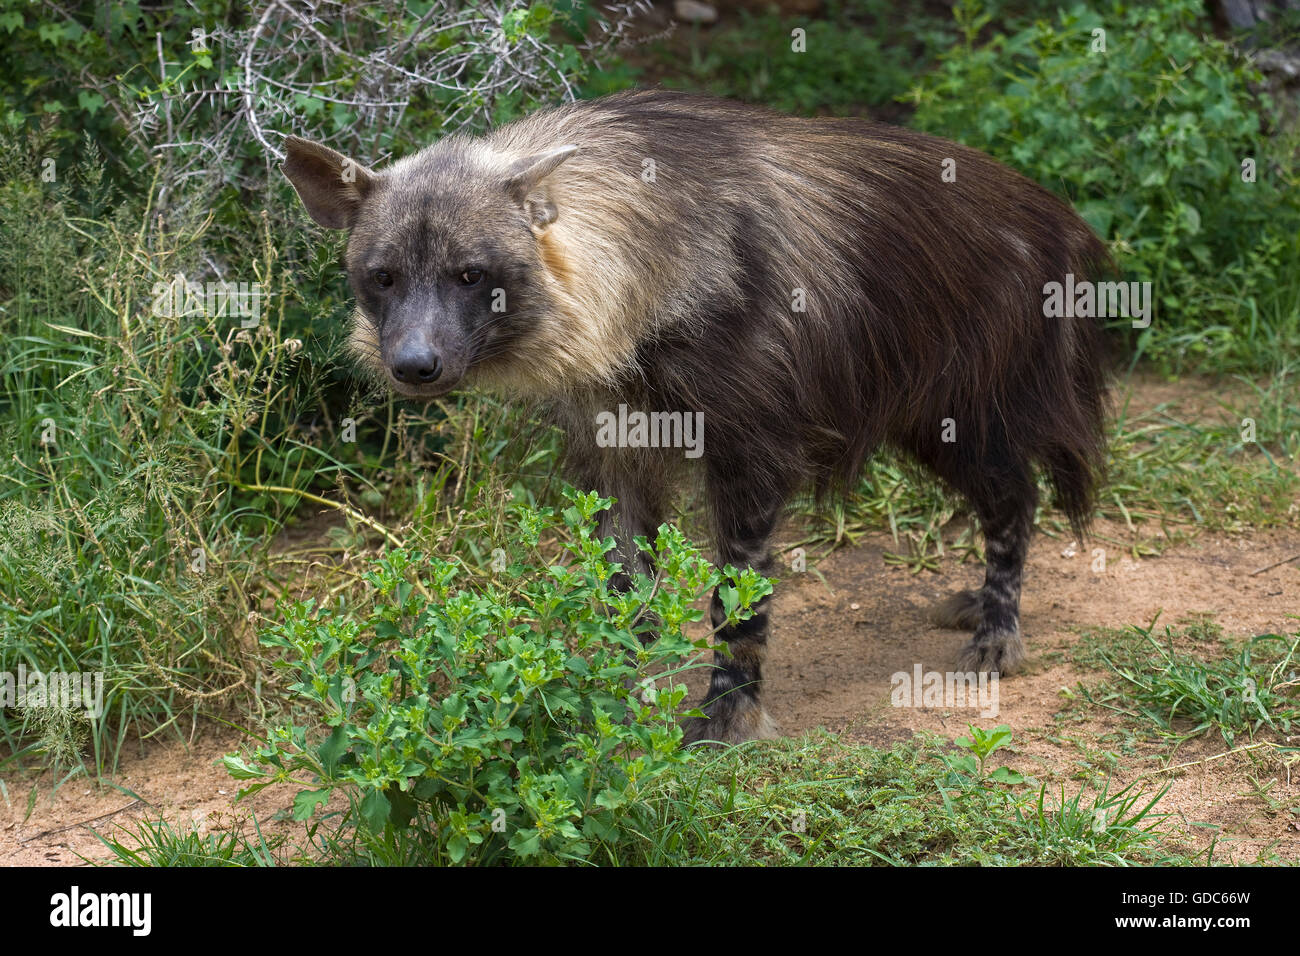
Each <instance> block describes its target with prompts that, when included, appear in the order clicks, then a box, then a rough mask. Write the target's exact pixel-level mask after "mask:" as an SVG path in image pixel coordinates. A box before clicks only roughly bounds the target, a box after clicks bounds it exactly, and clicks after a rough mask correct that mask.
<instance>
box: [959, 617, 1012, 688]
mask: <svg viewBox="0 0 1300 956" xmlns="http://www.w3.org/2000/svg"><path fill="white" fill-rule="evenodd" d="M1024 660H1025V642H1024V641H1023V640H1021V639H1020V632H1019V631H1018V630H1007V629H1003V630H996V631H986V632H984V633H980V632H979V631H976V632H975V636H974V637H973V638H971V640H970V643H969V644H967V645H966V646H965V647H963V648H962V649H961V656H960V657H958V659H957V671H958V672H959V673H967V672H975V673H989V674H993V673H996V674H998V675H1000V676H1002V677H1006V676H1007V675H1008V674H1013V673H1015V672H1016V671H1017V670H1018V669H1019V668H1020V665H1021V664H1023V663H1024Z"/></svg>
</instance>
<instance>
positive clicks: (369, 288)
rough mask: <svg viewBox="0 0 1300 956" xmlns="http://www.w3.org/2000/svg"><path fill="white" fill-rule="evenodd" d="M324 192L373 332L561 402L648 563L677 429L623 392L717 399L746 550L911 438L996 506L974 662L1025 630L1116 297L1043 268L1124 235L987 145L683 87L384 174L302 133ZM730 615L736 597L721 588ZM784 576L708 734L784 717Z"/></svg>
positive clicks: (1082, 440)
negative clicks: (1044, 515)
mask: <svg viewBox="0 0 1300 956" xmlns="http://www.w3.org/2000/svg"><path fill="white" fill-rule="evenodd" d="M284 172H285V174H286V175H287V176H288V178H289V179H290V180H291V181H292V183H293V185H294V187H295V188H296V189H297V191H298V194H299V196H300V197H301V198H302V200H303V202H304V203H305V204H306V207H307V209H308V211H309V212H310V213H311V215H312V217H313V218H314V219H315V220H316V221H317V222H318V223H320V224H322V225H324V226H328V227H331V228H336V229H347V230H349V232H350V238H349V243H348V251H347V269H348V274H349V277H350V280H351V284H352V288H353V289H354V291H355V293H356V298H357V304H358V310H357V314H356V326H355V332H354V336H353V342H354V345H355V348H356V352H357V353H358V355H359V356H360V357H361V359H362V360H363V361H364V363H366V364H367V365H369V366H370V367H371V368H373V370H374V371H375V373H376V374H378V375H379V376H381V377H382V378H383V379H384V380H385V381H387V382H388V383H389V385H390V386H391V387H392V389H393V390H394V391H395V392H397V393H398V394H400V395H405V396H410V397H412V398H430V397H433V396H438V395H442V394H444V393H446V392H448V391H450V390H452V389H455V388H462V387H466V386H470V385H473V386H481V387H488V388H493V389H498V390H502V391H505V392H507V393H509V394H513V395H517V396H519V397H521V398H524V399H528V400H532V401H536V402H538V403H540V404H543V405H545V406H546V407H547V408H549V409H550V410H551V412H552V414H554V416H555V417H556V419H557V420H558V421H559V422H560V424H561V425H562V426H563V427H564V430H565V432H566V434H567V436H568V456H569V458H570V459H571V461H572V462H573V464H574V466H575V469H576V472H577V473H576V475H575V478H576V479H577V481H578V483H580V484H582V485H583V486H586V487H589V488H594V489H596V490H598V491H600V492H601V493H602V494H605V495H608V496H613V497H615V498H617V504H616V505H615V506H614V507H613V509H611V512H610V513H608V514H607V515H606V516H605V521H606V526H607V529H608V530H609V531H610V533H613V534H614V535H615V537H616V538H617V539H618V540H619V542H620V549H619V555H620V557H621V560H623V561H624V562H625V567H626V566H628V565H627V562H633V561H639V560H641V559H640V557H639V556H638V555H637V554H636V549H635V548H634V546H632V544H631V541H632V538H633V537H634V536H636V535H639V534H648V533H650V532H651V531H652V529H654V528H656V527H657V526H658V524H659V523H660V522H661V521H662V520H663V519H664V518H665V516H666V512H667V509H668V505H669V498H670V494H671V493H672V488H673V485H674V483H675V482H676V480H677V479H678V478H679V477H680V475H681V474H682V472H683V466H684V465H687V464H691V463H690V462H687V461H686V460H685V459H684V456H683V454H682V451H681V449H670V448H654V447H638V448H629V447H606V446H605V443H602V442H599V441H597V440H596V437H595V436H596V432H597V426H596V420H597V416H598V415H599V414H600V413H602V412H608V411H611V410H614V409H617V408H618V407H619V406H620V405H626V406H627V407H628V408H629V409H638V410H645V411H650V410H654V411H660V412H680V413H684V414H694V413H697V412H702V413H703V415H704V422H705V426H706V435H707V438H706V440H705V442H704V446H703V454H702V456H701V457H700V458H699V459H698V461H697V462H695V463H694V465H695V468H694V471H695V473H696V474H697V475H698V477H699V478H700V479H702V486H703V488H704V491H705V498H706V500H707V502H708V507H709V516H710V518H711V522H712V528H713V532H714V538H715V542H716V548H717V557H718V559H719V561H720V562H721V563H730V564H734V565H736V566H737V567H742V566H750V567H754V568H756V569H758V570H759V571H761V572H769V571H771V570H772V567H773V565H772V556H771V554H770V552H769V538H770V536H771V534H772V531H773V528H774V526H775V525H776V523H777V521H778V520H779V518H780V516H781V513H782V508H783V506H784V504H785V503H786V502H787V501H788V500H789V499H790V497H791V496H792V495H794V494H795V493H797V492H798V491H800V490H801V489H805V488H806V489H811V490H813V491H815V492H816V494H817V496H818V500H821V501H825V500H827V497H828V496H830V495H834V494H836V493H838V492H841V491H843V489H845V488H847V487H850V486H851V485H852V484H853V482H854V481H855V479H856V476H857V474H858V472H859V469H860V467H861V465H862V463H863V461H864V460H865V459H866V458H867V456H869V455H870V454H871V453H872V452H873V451H874V450H875V449H876V448H878V447H880V446H882V445H888V446H891V447H893V448H895V449H898V450H901V451H902V452H904V453H906V454H907V455H909V456H910V457H911V458H913V459H914V460H916V461H917V462H919V463H920V464H921V465H923V466H925V467H926V468H928V469H929V470H930V471H932V472H933V473H934V474H935V475H937V476H938V477H939V478H940V479H942V480H943V481H944V482H946V483H947V484H948V485H949V486H951V487H952V488H953V489H955V490H957V491H958V492H960V493H961V494H963V495H964V496H965V497H966V498H967V499H969V501H970V502H971V504H972V505H973V507H974V509H975V512H976V514H977V516H978V518H979V521H980V525H981V527H982V530H983V533H984V537H985V546H986V553H987V560H988V564H987V571H986V576H985V579H984V584H983V586H982V587H981V588H980V589H979V590H978V591H969V592H964V593H963V594H960V595H957V596H956V597H955V598H954V599H952V600H950V601H948V602H947V603H946V604H945V606H944V607H943V608H942V609H941V611H940V614H939V616H940V619H941V620H942V622H943V623H946V624H949V625H951V626H959V627H966V628H970V629H972V630H974V632H975V634H974V638H973V639H972V640H971V641H970V642H969V643H968V644H966V646H965V648H964V649H963V651H962V653H961V660H960V663H959V665H958V666H959V667H960V668H961V669H964V670H982V671H998V672H1003V673H1005V672H1008V671H1010V670H1011V669H1013V668H1014V667H1015V666H1016V665H1017V664H1018V663H1019V662H1020V661H1021V659H1022V658H1023V656H1024V647H1023V644H1022V642H1021V637H1020V628H1019V599H1020V581H1021V569H1022V567H1023V565H1024V562H1025V553H1026V549H1027V546H1028V542H1029V538H1030V533H1031V529H1032V526H1033V520H1034V509H1035V505H1036V502H1037V499H1038V494H1037V486H1036V482H1035V477H1034V473H1035V468H1041V469H1042V470H1043V471H1044V472H1045V473H1046V475H1047V477H1048V479H1049V481H1050V483H1051V486H1052V488H1053V490H1054V492H1055V497H1056V500H1057V503H1058V505H1059V506H1060V507H1061V508H1062V509H1063V510H1064V512H1065V513H1066V515H1068V517H1069V518H1070V520H1071V522H1072V524H1073V525H1074V527H1075V528H1076V530H1082V528H1083V526H1084V525H1086V523H1087V521H1088V519H1089V516H1090V515H1091V513H1092V503H1093V496H1094V490H1095V488H1096V484H1097V481H1098V479H1099V471H1100V467H1101V464H1102V461H1103V451H1104V446H1103V402H1104V374H1103V369H1102V365H1103V363H1102V359H1101V349H1102V342H1101V331H1100V329H1099V327H1098V324H1097V322H1096V321H1095V320H1092V319H1083V318H1048V317H1046V315H1045V309H1044V304H1043V303H1044V288H1045V286H1046V284H1048V283H1052V282H1061V281H1062V280H1063V277H1065V276H1066V275H1072V276H1074V278H1075V280H1076V281H1083V280H1086V279H1088V278H1089V277H1092V276H1094V275H1095V274H1096V273H1097V271H1098V270H1099V269H1101V268H1104V266H1105V264H1106V262H1107V254H1106V249H1105V246H1104V245H1103V244H1102V243H1101V242H1100V241H1099V240H1098V238H1097V237H1096V236H1095V235H1094V234H1093V233H1092V231H1091V230H1090V229H1089V228H1088V226H1087V225H1086V224H1085V223H1084V222H1083V221H1082V220H1081V219H1080V218H1079V217H1078V216H1077V215H1076V214H1075V213H1074V212H1073V211H1072V210H1071V209H1070V207H1069V206H1068V205H1067V204H1066V203H1064V202H1062V201H1061V200H1059V199H1057V198H1056V197H1055V196H1053V195H1052V194H1051V193H1050V192H1048V191H1047V190H1045V189H1043V188H1041V187H1040V186H1038V185H1037V184H1035V183H1033V182H1031V181H1029V180H1028V179H1026V178H1024V177H1023V176H1020V175H1019V174H1017V173H1015V172H1013V171H1012V170H1010V169H1008V168H1007V167H1005V166H1003V165H1001V164H1000V163H998V162H996V161H995V160H993V159H991V158H989V157H988V156H985V155H984V154H982V153H979V152H976V151H974V150H970V149H967V148H965V147H962V146H959V145H956V144H954V143H950V142H946V141H944V140H940V139H936V138H933V137H930V136H926V135H923V134H921V133H917V132H913V131H910V130H906V129H898V128H893V127H889V126H884V125H879V124H875V123H871V122H866V121H862V120H856V119H815V120H814V119H797V118H792V117H787V116H782V115H778V114H775V113H772V112H769V111H766V110H763V109H759V108H755V107H750V106H744V105H740V104H736V103H730V102H725V101H721V100H716V99H709V98H702V97H697V96H691V95H687V94H681V93H670V92H662V91H640V92H632V93H626V94H621V95H617V96H612V97H607V98H604V99H598V100H592V101H587V102H579V103H572V104H568V105H566V106H562V107H560V108H558V109H553V110H549V111H545V112H541V113H537V114H534V115H532V116H529V117H527V118H525V119H522V120H519V121H518V122H515V123H511V124H510V125H508V126H505V127H503V128H501V129H498V130H497V131H495V132H493V133H491V134H490V135H488V136H486V137H483V138H470V137H465V136H459V135H457V136H451V137H448V138H446V139H443V140H441V141H439V142H438V143H436V144H435V145H433V146H430V147H429V148H427V149H425V150H422V151H421V152H419V153H416V154H415V155H413V156H409V157H406V158H404V159H402V160H399V161H397V162H395V163H393V164H392V165H391V166H389V167H388V168H387V169H384V170H382V171H379V172H372V171H371V170H369V169H366V168H365V167H363V166H360V165H358V164H356V163H354V162H352V161H351V160H348V159H346V158H345V157H343V156H341V155H340V154H338V153H336V152H334V151H333V150H331V149H329V148H327V147H325V146H321V145H318V144H314V143H311V142H308V141H306V140H302V139H298V138H290V139H289V140H288V142H287V158H286V160H285V163H284ZM712 615H713V620H714V622H715V624H721V623H722V622H723V621H724V619H725V615H723V613H722V609H721V605H720V602H719V600H718V598H717V596H716V595H715V596H714V601H713V610H712ZM767 632H768V608H767V606H766V602H764V603H763V604H762V605H760V606H759V608H758V613H757V614H756V615H755V616H754V617H752V618H751V619H749V620H747V621H745V622H743V623H742V624H739V625H737V626H735V627H725V628H723V630H722V631H721V632H720V636H721V637H722V638H723V639H725V640H726V641H727V643H728V644H729V646H730V650H731V653H730V655H723V654H718V655H717V656H716V660H715V667H714V669H713V671H712V677H711V681H710V686H709V690H708V695H707V697H706V699H705V707H704V710H705V712H706V713H707V714H708V715H709V720H708V721H704V722H700V723H698V724H696V725H695V726H693V727H692V728H691V734H692V736H693V737H697V738H699V737H705V738H710V739H717V740H723V741H738V740H744V739H747V738H751V737H756V736H764V735H766V734H768V733H770V729H771V725H770V722H769V721H768V719H767V715H766V714H765V712H764V710H763V708H762V706H761V704H760V703H759V682H760V668H761V665H762V661H763V657H764V651H765V647H766V643H767Z"/></svg>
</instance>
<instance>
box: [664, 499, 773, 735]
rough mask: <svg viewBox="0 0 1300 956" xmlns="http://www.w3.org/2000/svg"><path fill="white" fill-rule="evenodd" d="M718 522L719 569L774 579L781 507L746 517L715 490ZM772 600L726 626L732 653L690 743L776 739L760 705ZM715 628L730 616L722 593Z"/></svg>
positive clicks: (717, 662) (715, 676) (718, 656)
mask: <svg viewBox="0 0 1300 956" xmlns="http://www.w3.org/2000/svg"><path fill="white" fill-rule="evenodd" d="M713 497H714V519H715V522H716V524H717V537H718V542H717V546H718V565H719V567H725V566H726V565H728V564H731V565H734V566H735V567H736V568H737V569H743V568H746V567H751V568H753V569H754V570H756V571H758V572H759V573H760V574H762V575H764V576H767V575H770V574H771V572H772V569H773V567H774V561H773V558H772V554H771V551H770V550H769V548H768V538H769V537H770V536H771V534H772V531H773V529H774V528H775V526H776V522H777V518H778V517H779V515H780V506H779V505H774V506H769V507H767V508H764V509H758V511H757V512H756V513H741V511H742V509H741V508H738V507H737V502H736V500H735V499H734V498H730V497H729V496H728V495H727V494H726V493H725V491H724V492H723V493H722V494H719V493H718V491H717V490H716V489H715V490H714V492H713ZM770 601H771V597H770V596H769V597H765V598H763V599H762V600H761V601H759V603H758V604H757V605H756V606H755V613H754V615H753V617H750V618H749V619H748V620H745V621H741V622H740V623H739V624H737V625H735V626H734V627H722V629H721V630H719V631H718V633H717V635H716V636H717V639H719V640H722V641H725V642H726V644H727V648H728V651H729V653H728V654H724V653H723V652H722V651H721V650H718V651H715V652H714V657H713V671H712V673H711V675H710V679H709V690H708V693H707V694H706V695H705V697H704V712H705V714H707V715H708V717H707V719H703V720H702V719H700V718H695V719H694V720H692V721H691V722H690V724H688V725H687V727H686V739H687V741H688V742H696V741H720V742H722V743H728V744H736V743H740V742H742V741H745V740H754V739H759V738H765V737H774V736H776V726H775V724H774V723H773V722H772V719H771V718H770V717H768V715H767V711H765V710H764V709H763V705H762V703H761V702H760V701H759V687H760V685H761V682H762V667H763V659H764V657H765V656H766V654H767V635H768V611H769V607H770ZM709 616H710V619H711V620H712V622H713V626H714V627H718V626H719V625H721V624H722V623H723V622H724V621H725V620H726V619H727V615H726V612H725V610H724V609H723V605H722V599H721V598H720V597H719V596H718V593H717V591H714V593H713V601H712V603H711V604H710V607H709Z"/></svg>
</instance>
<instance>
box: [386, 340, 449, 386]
mask: <svg viewBox="0 0 1300 956" xmlns="http://www.w3.org/2000/svg"><path fill="white" fill-rule="evenodd" d="M390 368H392V370H393V377H394V378H395V379H397V380H398V381H399V382H404V383H405V384H407V385H417V384H418V385H428V384H429V383H430V382H436V381H437V380H438V376H439V375H441V374H442V359H440V358H438V356H437V355H435V354H434V351H433V349H431V348H429V347H428V346H426V345H408V346H406V347H405V348H403V349H402V350H401V351H400V352H398V353H397V354H396V355H395V356H393V361H392V364H391V365H390Z"/></svg>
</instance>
